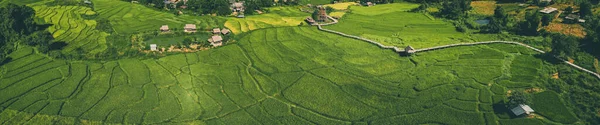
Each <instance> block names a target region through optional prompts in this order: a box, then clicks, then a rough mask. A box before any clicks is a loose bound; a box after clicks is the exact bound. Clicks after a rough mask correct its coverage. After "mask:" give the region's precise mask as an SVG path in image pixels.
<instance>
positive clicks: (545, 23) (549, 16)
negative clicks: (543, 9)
mask: <svg viewBox="0 0 600 125" xmlns="http://www.w3.org/2000/svg"><path fill="white" fill-rule="evenodd" d="M553 18H554V15H552V14H544V16H542V26H548V25H550V22H552V19H553Z"/></svg>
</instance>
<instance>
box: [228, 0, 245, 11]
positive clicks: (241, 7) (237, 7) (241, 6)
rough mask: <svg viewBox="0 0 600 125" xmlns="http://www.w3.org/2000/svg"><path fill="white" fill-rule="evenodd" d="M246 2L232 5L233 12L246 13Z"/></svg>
mask: <svg viewBox="0 0 600 125" xmlns="http://www.w3.org/2000/svg"><path fill="white" fill-rule="evenodd" d="M244 9H245V8H244V1H240V2H233V3H232V4H231V10H232V11H233V12H240V13H243V12H244Z"/></svg>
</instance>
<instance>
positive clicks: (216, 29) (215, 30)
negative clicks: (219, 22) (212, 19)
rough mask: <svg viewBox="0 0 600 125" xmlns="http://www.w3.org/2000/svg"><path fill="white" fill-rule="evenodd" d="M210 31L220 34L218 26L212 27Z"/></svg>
mask: <svg viewBox="0 0 600 125" xmlns="http://www.w3.org/2000/svg"><path fill="white" fill-rule="evenodd" d="M212 32H213V34H221V29H219V28H214V29H213V30H212Z"/></svg>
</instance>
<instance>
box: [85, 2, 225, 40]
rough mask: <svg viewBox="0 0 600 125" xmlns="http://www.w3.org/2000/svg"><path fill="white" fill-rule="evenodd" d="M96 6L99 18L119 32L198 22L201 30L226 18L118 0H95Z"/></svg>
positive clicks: (172, 26)
mask: <svg viewBox="0 0 600 125" xmlns="http://www.w3.org/2000/svg"><path fill="white" fill-rule="evenodd" d="M94 8H95V11H96V12H97V13H98V15H99V16H98V18H99V19H108V20H110V22H111V25H112V27H113V28H114V30H115V31H116V32H117V33H120V34H130V33H138V32H147V31H158V29H159V28H160V26H162V25H169V28H171V29H178V30H183V26H184V25H185V24H196V25H197V26H198V29H199V30H209V29H212V28H214V27H221V25H220V24H223V22H224V20H223V19H222V18H220V17H212V16H200V17H199V16H189V15H181V16H176V15H174V14H171V13H166V12H161V11H156V10H153V9H150V8H148V7H145V6H143V5H139V4H132V3H129V2H124V1H118V0H94Z"/></svg>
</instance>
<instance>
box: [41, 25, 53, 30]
mask: <svg viewBox="0 0 600 125" xmlns="http://www.w3.org/2000/svg"><path fill="white" fill-rule="evenodd" d="M53 25H54V24H40V25H37V27H38V28H40V30H46V29H48V28H49V27H51V26H53Z"/></svg>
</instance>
